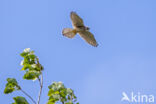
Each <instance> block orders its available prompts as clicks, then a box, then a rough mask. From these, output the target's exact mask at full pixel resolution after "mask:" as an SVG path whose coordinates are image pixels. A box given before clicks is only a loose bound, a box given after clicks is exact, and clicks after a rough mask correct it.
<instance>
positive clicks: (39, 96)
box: [37, 72, 43, 104]
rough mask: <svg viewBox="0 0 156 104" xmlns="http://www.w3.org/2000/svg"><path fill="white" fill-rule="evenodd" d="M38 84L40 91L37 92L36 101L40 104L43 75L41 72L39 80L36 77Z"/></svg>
mask: <svg viewBox="0 0 156 104" xmlns="http://www.w3.org/2000/svg"><path fill="white" fill-rule="evenodd" d="M38 80H39V83H40V91H39V95H38V101H37V104H39V103H40V98H41V93H42V88H43V75H42V72H41V79H40V78H39V77H38Z"/></svg>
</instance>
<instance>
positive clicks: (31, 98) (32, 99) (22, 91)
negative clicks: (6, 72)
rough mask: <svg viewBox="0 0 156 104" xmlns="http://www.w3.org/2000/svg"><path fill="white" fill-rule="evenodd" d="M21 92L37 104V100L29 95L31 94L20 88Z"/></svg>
mask: <svg viewBox="0 0 156 104" xmlns="http://www.w3.org/2000/svg"><path fill="white" fill-rule="evenodd" d="M20 90H21V91H22V92H23V93H24V94H25V95H26V96H28V97H29V98H30V99H31V100H32V102H33V103H34V104H36V102H35V100H34V99H33V98H32V97H31V96H30V95H29V94H27V93H26V92H25V91H24V90H23V89H21V88H20Z"/></svg>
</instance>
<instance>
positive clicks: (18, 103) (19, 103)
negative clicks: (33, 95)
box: [13, 96, 29, 104]
mask: <svg viewBox="0 0 156 104" xmlns="http://www.w3.org/2000/svg"><path fill="white" fill-rule="evenodd" d="M13 99H14V101H15V102H14V103H13V104H29V103H28V102H27V100H26V99H25V98H24V97H22V96H17V97H14V98H13Z"/></svg>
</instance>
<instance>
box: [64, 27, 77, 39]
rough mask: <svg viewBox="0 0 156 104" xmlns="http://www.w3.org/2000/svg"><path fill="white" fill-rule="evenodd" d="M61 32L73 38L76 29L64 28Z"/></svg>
mask: <svg viewBox="0 0 156 104" xmlns="http://www.w3.org/2000/svg"><path fill="white" fill-rule="evenodd" d="M62 34H63V36H66V37H68V38H73V37H74V36H75V35H76V30H74V29H71V28H64V29H63V31H62Z"/></svg>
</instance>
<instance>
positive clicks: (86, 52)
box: [0, 0, 156, 104]
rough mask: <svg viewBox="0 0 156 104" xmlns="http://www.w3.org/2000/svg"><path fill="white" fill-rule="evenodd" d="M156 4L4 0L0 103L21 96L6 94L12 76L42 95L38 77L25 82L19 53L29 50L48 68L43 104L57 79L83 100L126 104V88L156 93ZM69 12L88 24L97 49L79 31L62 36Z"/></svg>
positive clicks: (144, 0) (145, 0)
mask: <svg viewBox="0 0 156 104" xmlns="http://www.w3.org/2000/svg"><path fill="white" fill-rule="evenodd" d="M155 5H156V1H155V0H77V1H76V0H75V1H74V0H42V1H41V0H1V1H0V36H1V39H0V44H1V51H0V57H1V59H0V63H1V64H0V71H1V73H0V82H1V83H0V87H1V89H0V93H1V94H0V99H1V101H0V102H1V103H3V104H10V103H12V102H13V99H12V97H14V96H17V95H21V96H22V94H21V92H14V93H12V94H9V95H4V94H3V89H4V88H5V84H6V78H8V77H14V78H16V79H17V80H18V82H19V84H20V85H21V87H22V88H23V89H25V90H26V91H27V92H28V93H30V95H32V96H33V97H34V98H36V97H37V95H38V90H39V85H38V82H37V81H36V82H32V81H26V80H24V81H23V80H22V76H23V74H24V72H23V71H20V69H21V66H20V61H21V60H22V58H21V57H20V56H19V54H20V53H21V52H22V51H23V49H25V48H31V49H32V50H35V53H36V55H37V56H38V57H39V58H40V62H41V64H42V65H43V66H44V68H45V70H44V72H43V74H44V89H43V93H42V97H41V104H45V103H46V102H47V100H48V97H47V92H48V88H47V87H48V85H50V84H51V83H52V82H53V81H62V82H64V84H65V85H66V87H69V88H72V89H73V90H74V91H75V94H76V95H77V97H78V101H79V102H80V104H121V103H122V104H123V102H121V101H120V100H121V97H122V92H123V91H125V92H126V93H130V92H132V91H134V92H135V93H137V92H141V93H142V94H153V95H156V82H155V79H156V75H155V73H156V29H155V28H156V6H155ZM71 11H75V12H77V13H78V14H79V15H80V16H81V17H82V18H83V20H84V23H85V25H86V26H89V27H90V31H91V32H92V33H93V34H94V36H95V38H96V40H97V41H98V43H99V46H98V47H97V48H95V47H92V46H90V45H88V44H87V43H85V42H84V40H82V39H81V38H80V36H79V35H77V36H76V37H75V38H74V39H68V38H66V37H63V36H62V34H61V33H62V29H63V28H65V27H72V26H71V21H70V18H69V14H70V12H71ZM28 101H30V100H28ZM124 103H125V104H127V103H126V102H124ZM30 104H31V102H30Z"/></svg>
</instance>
